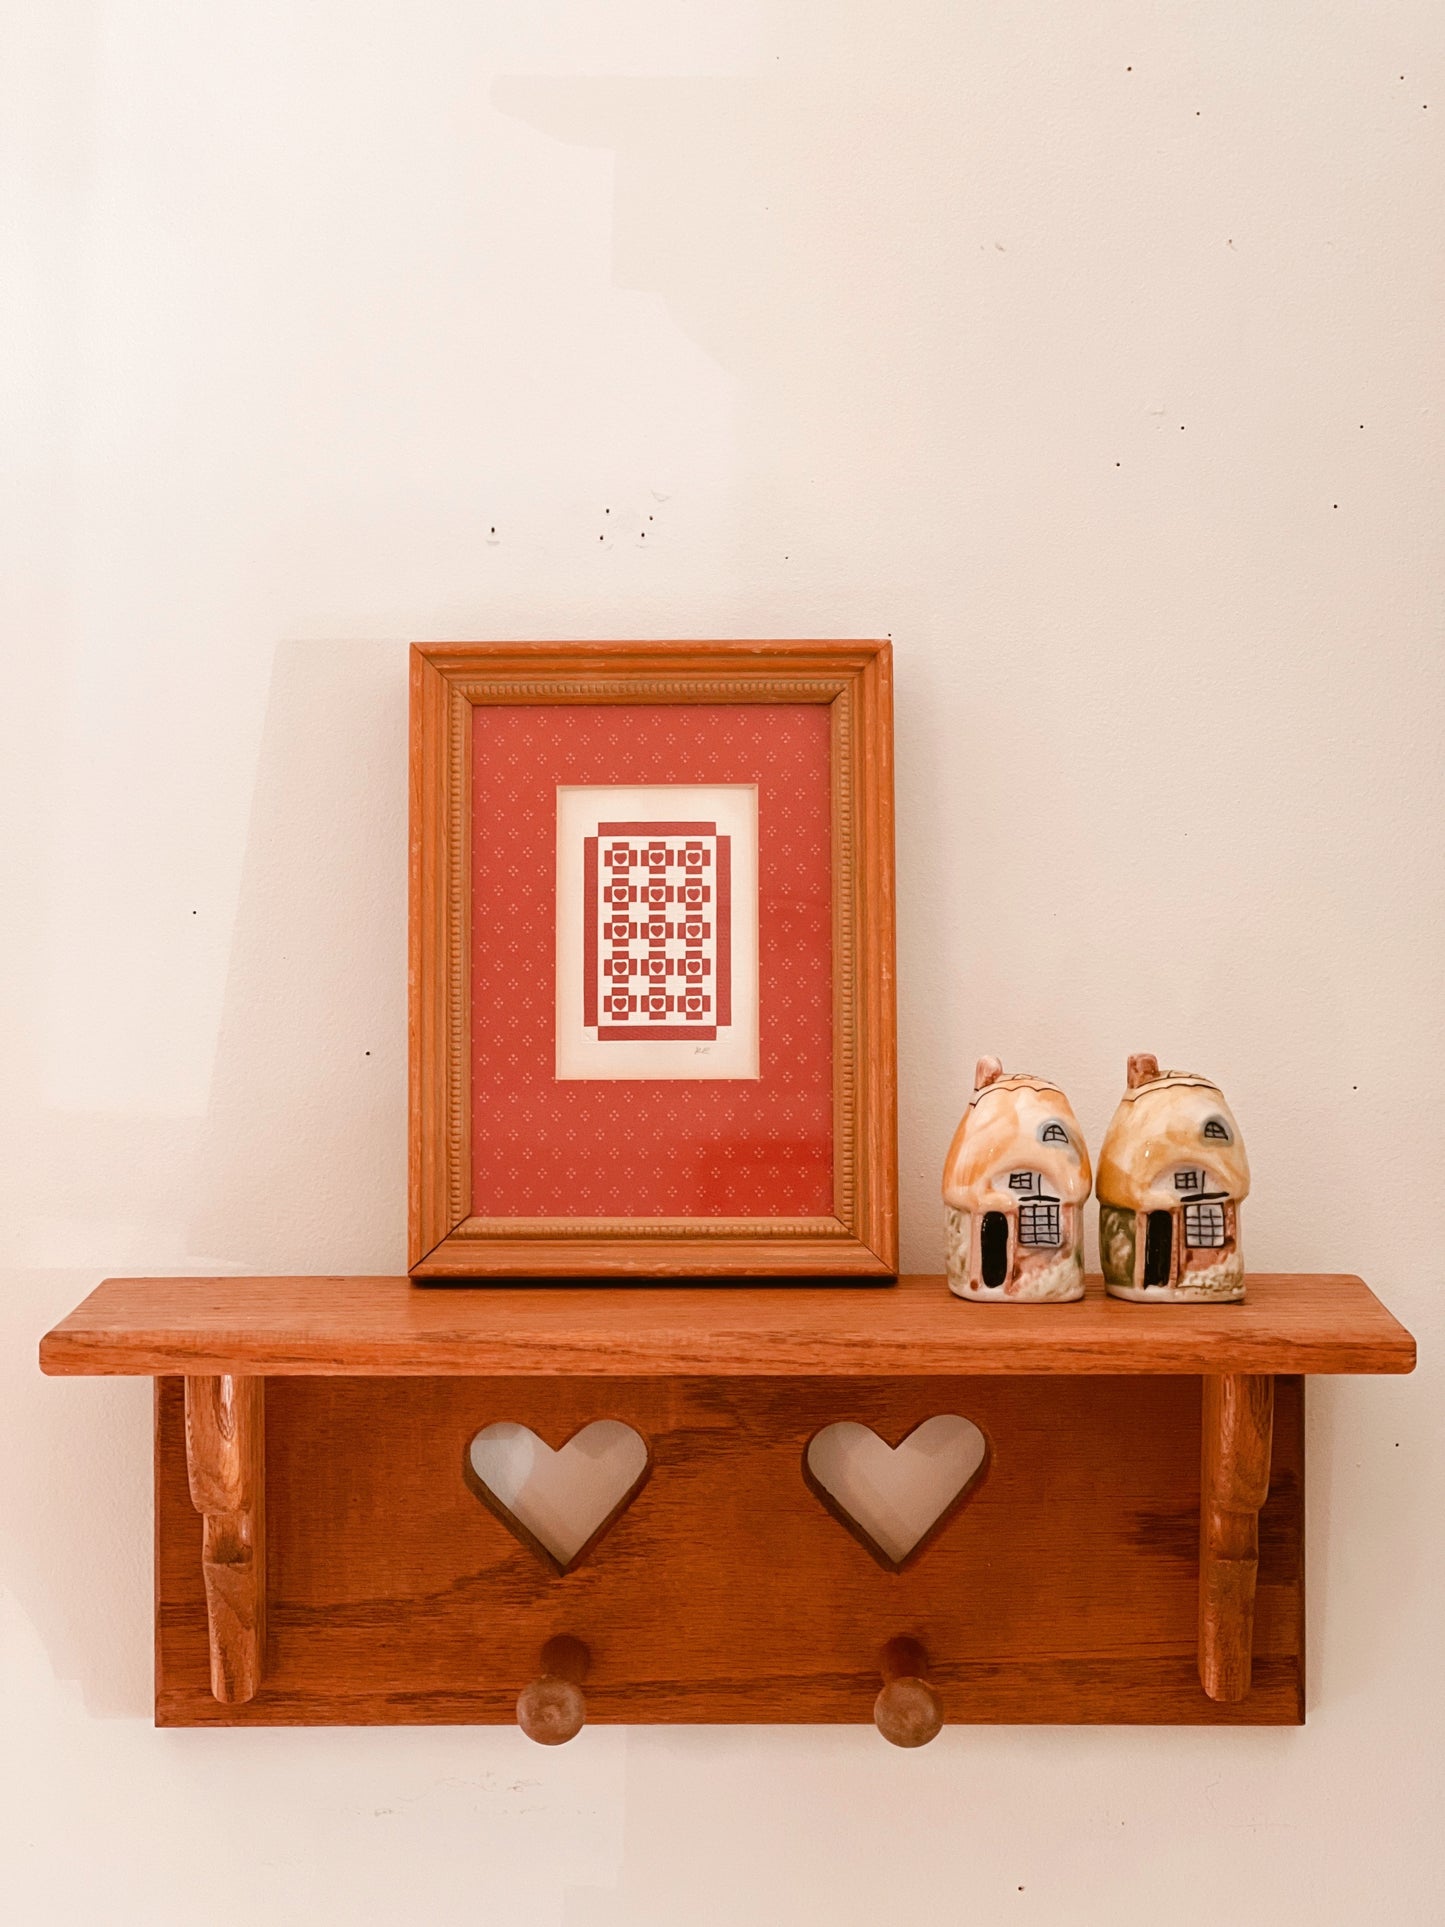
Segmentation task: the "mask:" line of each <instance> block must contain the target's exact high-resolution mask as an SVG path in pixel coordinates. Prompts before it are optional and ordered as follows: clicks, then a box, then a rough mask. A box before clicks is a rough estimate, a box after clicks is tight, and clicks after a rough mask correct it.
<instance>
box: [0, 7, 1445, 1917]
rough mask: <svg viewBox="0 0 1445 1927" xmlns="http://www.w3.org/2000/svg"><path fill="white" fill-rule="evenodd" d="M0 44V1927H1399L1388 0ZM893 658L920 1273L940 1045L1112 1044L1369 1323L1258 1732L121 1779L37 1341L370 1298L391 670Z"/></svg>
mask: <svg viewBox="0 0 1445 1927" xmlns="http://www.w3.org/2000/svg"><path fill="white" fill-rule="evenodd" d="M4 33H5V51H4V57H3V60H0V181H3V189H0V191H3V194H4V197H5V214H4V220H3V223H0V248H3V266H0V312H3V317H4V319H3V327H4V337H3V342H4V346H3V351H0V392H3V405H4V409H5V421H6V426H5V428H4V432H3V438H0V439H3V446H0V475H3V484H4V506H3V517H0V530H3V535H0V539H3V541H4V543H5V548H6V551H7V553H6V557H5V567H4V570H3V582H4V590H3V593H4V596H5V598H6V614H5V628H4V636H5V658H4V669H3V674H4V684H3V686H4V692H5V693H4V702H3V715H0V731H3V759H0V786H3V787H0V797H3V802H0V808H3V823H4V835H3V838H0V866H3V869H0V876H3V885H4V902H5V905H6V911H7V914H6V916H5V918H4V920H3V932H4V934H3V943H4V950H3V957H4V977H3V982H4V995H5V1002H6V1022H5V1026H4V1031H5V1037H6V1040H7V1041H6V1047H5V1068H6V1075H5V1078H4V1080H3V1095H0V1104H3V1157H0V1204H3V1224H4V1241H5V1245H6V1247H7V1249H8V1256H9V1260H10V1262H11V1264H12V1265H13V1267H14V1269H13V1271H12V1273H11V1276H10V1278H9V1282H8V1285H7V1288H6V1291H5V1294H4V1299H3V1318H4V1336H5V1344H4V1351H3V1358H4V1369H5V1380H6V1383H5V1388H4V1397H3V1402H0V1428H3V1463H4V1475H3V1476H4V1494H5V1496H4V1504H3V1528H0V1531H3V1542H0V1552H3V1572H0V1579H3V1588H4V1589H3V1595H0V1597H3V1656H4V1678H5V1694H6V1699H5V1707H4V1712H3V1719H0V1724H3V1733H4V1739H3V1743H0V1752H3V1760H4V1766H3V1769H0V1771H3V1774H4V1779H5V1784H4V1788H3V1792H0V1882H3V1888H4V1901H3V1908H4V1912H5V1916H6V1919H7V1920H8V1921H13V1922H15V1923H16V1927H29V1924H30V1923H46V1924H47V1927H49V1924H50V1923H70V1922H81V1921H85V1922H94V1921H100V1922H104V1923H107V1927H111V1924H114V1927H141V1924H142V1923H143V1924H144V1927H170V1924H171V1923H177V1924H179V1927H189V1923H192V1922H196V1921H200V1920H203V1919H205V1918H208V1917H209V1915H210V1914H211V1912H212V1911H213V1910H218V1911H220V1912H223V1913H224V1914H225V1916H226V1917H227V1918H228V1919H230V1920H233V1921H237V1922H251V1921H257V1922H260V1921H265V1922H268V1923H269V1922H277V1923H285V1922H297V1923H299V1922H306V1923H308V1927H312V1924H314V1923H338V1924H339V1923H347V1924H348V1927H349V1924H350V1923H370V1922H384V1921H385V1922H390V1921H412V1920H415V1921H428V1922H435V1923H450V1922H458V1923H460V1922H464V1921H466V1922H470V1921H473V1920H479V1919H482V1920H487V1921H495V1922H500V1923H505V1927H544V1924H546V1927H551V1924H552V1923H565V1924H566V1927H694V1924H696V1927H714V1924H715V1923H716V1924H717V1927H743V1924H747V1927H751V1924H752V1923H768V1927H772V1924H773V1923H778V1924H779V1927H805V1924H806V1927H853V1924H854V1923H858V1924H859V1927H862V1923H870V1924H871V1923H875V1922H878V1921H885V1922H892V1921H903V1920H908V1921H917V1922H921V1923H929V1924H930V1927H933V1924H937V1927H942V1924H944V1923H950V1924H951V1923H953V1922H955V1921H961V1920H968V1921H970V1922H981V1923H985V1927H991V1923H994V1922H1008V1923H1014V1922H1017V1923H1030V1922H1032V1923H1044V1924H1046V1927H1059V1924H1060V1923H1088V1924H1089V1927H1093V1923H1106V1922H1107V1923H1109V1924H1110V1927H1134V1923H1140V1924H1141V1927H1142V1924H1143V1923H1150V1927H1153V1923H1157V1922H1159V1921H1168V1922H1170V1923H1171V1927H1192V1923H1196V1922H1197V1923H1204V1922H1214V1921H1216V1920H1218V1919H1221V1918H1227V1919H1231V1920H1234V1921H1238V1922H1241V1923H1246V1922H1247V1923H1264V1922H1270V1923H1288V1924H1290V1927H1293V1924H1294V1923H1304V1922H1312V1923H1313V1922H1327V1923H1354V1922H1371V1923H1375V1922H1387V1923H1417V1922H1418V1923H1429V1922H1435V1921H1438V1920H1439V1919H1441V1918H1442V1917H1445V1871H1442V1860H1441V1839H1440V1829H1439V1818H1438V1797H1439V1787H1440V1784H1441V1776H1442V1771H1445V1760H1442V1743H1441V1737H1440V1735H1441V1727H1442V1712H1445V1659H1442V1652H1445V1646H1442V1641H1441V1638H1440V1631H1439V1628H1440V1605H1439V1602H1440V1599H1441V1597H1442V1591H1445V1570H1442V1567H1445V1561H1442V1551H1441V1542H1440V1530H1439V1521H1440V1518H1441V1514H1442V1505H1445V1452H1442V1445H1445V1431H1442V1426H1441V1422H1440V1417H1439V1409H1440V1408H1439V1388H1440V1379H1439V1376H1438V1368H1437V1364H1436V1358H1437V1351H1438V1344H1439V1336H1440V1328H1441V1317H1440V1312H1439V1294H1440V1263H1439V1250H1440V1234H1439V1229H1438V1219H1439V1213H1440V1209H1441V1199H1440V1187H1439V1177H1438V1173H1439V1171H1440V1169H1441V1167H1442V1154H1445V1144H1442V1136H1445V1133H1442V1124H1441V1110H1440V1097H1439V1094H1440V1090H1441V1085H1442V1077H1445V1037H1442V1010H1441V998H1440V990H1439V983H1440V975H1441V963H1442V955H1441V949H1442V946H1441V937H1440V931H1441V909H1442V904H1441V895H1442V861H1441V833H1440V832H1441V812H1442V800H1445V799H1442V794H1441V791H1442V774H1441V753H1440V743H1441V728H1442V662H1441V629H1442V623H1441V596H1440V582H1441V565H1442V559H1445V558H1442V553H1441V551H1442V527H1441V511H1440V502H1441V495H1442V474H1441V467H1442V464H1441V456H1440V427H1439V408H1440V402H1441V378H1440V377H1441V341H1440V313H1441V297H1442V293H1445V286H1442V274H1441V269H1440V265H1439V239H1440V213H1441V198H1442V196H1441V188H1442V166H1441V138H1442V136H1441V126H1440V123H1441V121H1442V120H1445V16H1442V15H1441V13H1440V10H1439V8H1438V6H1437V5H1435V4H1433V0H1277V4H1274V5H1270V6H1267V7H1262V6H1259V5H1258V4H1244V3H1243V0H1176V4H1174V5H1172V6H1159V5H1156V4H1144V0H1100V4H1098V5H1092V6H1059V5H1057V4H1045V3H1044V0H1020V3H1019V4H1013V5H1004V4H994V5H984V4H981V0H902V4H894V5H889V6H882V7H880V6H869V5H864V4H862V3H861V0H789V4H783V3H782V0H714V4H712V5H711V6H704V5H701V4H698V0H693V4H686V0H609V4H606V5H601V4H593V5H586V4H583V0H533V3H532V4H529V5H526V6H502V5H499V4H495V0H493V3H491V4H488V3H487V0H470V4H463V3H462V0H455V3H454V4H444V3H443V0H409V3H408V4H405V5H402V4H390V5H388V4H383V3H382V0H351V4H349V5H340V4H337V0H311V3H310V4H308V5H305V6H296V5H294V4H290V3H289V0H253V3H252V4H251V5H249V6H247V7H221V6H217V5H211V4H202V5H197V4H195V0H129V4H127V3H126V0H108V3H105V0H46V4H45V5H43V6H36V5H34V4H27V0H10V3H9V4H8V5H6V6H5V8H4ZM646 517H651V518H653V519H652V520H650V521H648V520H645V519H644V518H646ZM643 528H645V529H646V531H647V534H646V539H645V541H644V540H641V539H639V538H640V536H641V531H642V529H643ZM599 537H600V538H601V539H599ZM880 632H886V633H890V634H891V635H892V636H893V637H894V638H895V640H896V644H897V652H898V689H899V713H898V745H899V752H900V755H899V797H898V801H899V821H900V826H901V832H900V844H899V860H900V887H901V931H900V957H901V973H900V974H901V985H902V1040H901V1077H902V1093H903V1131H902V1162H903V1184H904V1193H903V1204H904V1226H905V1255H906V1260H907V1262H908V1264H909V1265H910V1266H913V1267H917V1268H924V1267H929V1268H931V1267H934V1266H936V1265H937V1264H938V1263H939V1261H940V1249H941V1228H940V1213H939V1203H938V1198H937V1184H938V1173H939V1169H940V1165H941V1160H942V1155H943V1151H944V1148H945V1146H946V1143H947V1140H948V1136H949V1133H950V1131H951V1129H952V1127H953V1124H954V1122H955V1121H956V1118H957V1115H958V1112H959V1110H960V1107H961V1105H962V1103H963V1101H964V1098H965V1096H966V1093H967V1090H968V1085H969V1074H970V1071H971V1068H972V1064H973V1060H974V1058H975V1056H976V1055H977V1054H978V1053H979V1052H980V1051H981V1050H985V1049H987V1050H995V1051H998V1052H999V1053H1000V1054H1001V1055H1002V1056H1003V1057H1004V1059H1005V1061H1006V1062H1008V1063H1011V1064H1020V1065H1029V1066H1033V1067H1036V1068H1039V1069H1041V1070H1046V1071H1048V1072H1050V1073H1054V1074H1057V1075H1059V1076H1061V1077H1062V1078H1063V1079H1064V1080H1065V1082H1066V1083H1067V1086H1068V1089H1069V1091H1070V1093H1071V1094H1072V1096H1073V1099H1074V1102H1075V1106H1076V1108H1077V1110H1078V1113H1079V1116H1080V1118H1081V1120H1082V1121H1083V1123H1084V1126H1085V1129H1086V1130H1087V1131H1088V1132H1089V1133H1090V1136H1091V1138H1092V1140H1093V1141H1094V1142H1095V1143H1097V1140H1098V1136H1099V1134H1100V1132H1101V1131H1102V1128H1103V1125H1104V1123H1105V1121H1106V1119H1107V1117H1108V1114H1109V1112H1110V1110H1111V1108H1112V1105H1113V1102H1114V1099H1115V1096H1116V1094H1117V1091H1118V1088H1119V1085H1120V1081H1121V1077H1122V1072H1123V1064H1124V1058H1125V1055H1126V1053H1127V1052H1128V1051H1130V1050H1133V1049H1153V1050H1157V1051H1158V1052H1159V1053H1160V1054H1161V1055H1162V1056H1163V1057H1165V1058H1167V1059H1168V1060H1170V1061H1171V1062H1174V1061H1178V1062H1183V1063H1187V1064H1192V1065H1197V1066H1198V1067H1200V1068H1201V1069H1205V1070H1208V1071H1210V1072H1211V1073H1213V1074H1215V1075H1217V1076H1218V1077H1219V1078H1221V1079H1222V1080H1223V1082H1224V1084H1225V1087H1226V1089H1227V1091H1228V1094H1229V1096H1230V1098H1231V1100H1232V1102H1233V1104H1234V1106H1235V1109H1236V1110H1237V1112H1238V1115H1239V1117H1240V1118H1241V1120H1242V1121H1243V1123H1244V1127H1245V1130H1246V1133H1247V1136H1248V1140H1249V1147H1250V1152H1251V1156H1252V1160H1253V1163H1254V1168H1255V1179H1256V1195H1255V1197H1254V1199H1253V1200H1252V1201H1251V1204H1250V1206H1249V1209H1248V1215H1247V1227H1248V1241H1249V1250H1250V1255H1251V1258H1252V1260H1253V1261H1254V1262H1255V1263H1256V1264H1257V1265H1259V1266H1272V1265H1277V1266H1289V1267H1297V1268H1300V1269H1310V1268H1316V1269H1320V1268H1358V1269H1359V1270H1361V1271H1363V1272H1365V1273H1366V1274H1367V1275H1368V1276H1369V1277H1370V1278H1371V1280H1372V1281H1373V1282H1374V1283H1375V1284H1376V1286H1377V1287H1378V1289H1379V1290H1380V1291H1381V1293H1382V1294H1383V1295H1384V1297H1385V1298H1386V1300H1387V1301H1388V1302H1389V1303H1390V1304H1391V1305H1392V1306H1393V1307H1394V1308H1395V1309H1396V1310H1397V1311H1398V1312H1399V1313H1400V1314H1401V1315H1402V1316H1404V1317H1405V1318H1406V1319H1407V1321H1408V1322H1409V1323H1411V1324H1412V1325H1413V1327H1414V1328H1415V1330H1416V1331H1417V1332H1418V1334H1419V1335H1420V1338H1421V1340H1422V1355H1423V1365H1422V1369H1421V1371H1420V1373H1419V1374H1418V1375H1417V1376H1416V1377H1415V1378H1414V1379H1413V1380H1400V1381H1376V1382H1370V1381H1354V1382H1350V1381H1341V1382H1337V1383H1326V1384H1321V1385H1317V1386H1316V1387H1315V1388H1314V1389H1313V1390H1312V1393H1311V1406H1310V1450H1311V1464H1310V1477H1311V1491H1310V1502H1309V1503H1310V1514H1309V1532H1310V1564H1309V1584H1310V1589H1311V1612H1310V1640H1311V1668H1312V1673H1311V1714H1310V1723H1309V1725H1308V1726H1307V1727H1306V1728H1305V1729H1304V1730H1302V1731H1288V1732H1251V1733H1238V1734H1232V1733H1229V1732H1213V1733H1207V1732H1188V1731H1166V1730H1157V1731H1154V1730H1145V1731H1123V1730H1113V1731H1088V1730H1082V1729H1074V1730H1070V1729H1060V1730H1053V1731H1049V1730H1037V1731H1029V1730H1005V1729H999V1730H988V1729H984V1730H978V1731H971V1730H966V1729H955V1730H951V1731H948V1732H946V1733H945V1735H944V1736H943V1738H942V1739H941V1740H940V1741H939V1742H938V1743H937V1744H936V1745H935V1746H933V1747H931V1748H929V1749H927V1750H926V1751H925V1752H923V1753H921V1754H919V1755H916V1756H905V1755H901V1754H898V1753H895V1752H892V1751H890V1750H889V1749H887V1748H885V1747H884V1746H883V1745H882V1744H881V1743H880V1742H879V1741H878V1740H877V1739H876V1737H875V1736H874V1735H873V1734H872V1733H871V1731H868V1730H865V1729H858V1730H841V1729H840V1730H826V1731H825V1730H810V1729H799V1730H793V1731H777V1732H758V1731H748V1730H741V1729H738V1730H728V1731H725V1730H708V1731H668V1730H662V1729H655V1730H648V1729H637V1730H635V1731H631V1732H624V1731H618V1730H610V1731H602V1730H598V1731H594V1732H590V1733H588V1734H587V1735H585V1737H584V1740H583V1741H582V1743H579V1744H577V1745H575V1746H572V1747H568V1748H564V1749H562V1750H561V1751H560V1752H558V1753H557V1754H555V1755H553V1754H550V1753H544V1752H543V1751H541V1750H540V1749H535V1748H532V1747H530V1746H529V1745H528V1744H527V1742H525V1741H524V1740H522V1739H521V1738H520V1736H518V1735H517V1734H515V1733H512V1732H496V1731H436V1732H426V1731H394V1732H388V1731H368V1732H330V1733H327V1732H279V1733H265V1732H255V1733H244V1734H237V1735H226V1734H204V1733H166V1734H158V1733H156V1732H154V1731H153V1730H152V1729H151V1727H150V1725H149V1724H148V1695H149V1657H148V1639H149V1626H148V1615H149V1575H148V1569H147V1568H148V1542H147V1534H148V1530H149V1502H148V1497H147V1485H146V1480H147V1455H148V1418H149V1390H148V1388H147V1387H146V1386H145V1385H143V1384H137V1383H125V1382H112V1383H103V1382H92V1383H85V1382H47V1381H44V1380H42V1379H41V1378H40V1377H39V1375H38V1373H37V1370H36V1366H35V1354H34V1347H35V1341H36V1339H37V1337H38V1335H39V1334H40V1332H41V1331H42V1330H43V1329H44V1328H45V1326H46V1325H47V1324H48V1323H50V1322H51V1321H52V1320H53V1319H54V1318H55V1317H57V1316H59V1315H60V1314H61V1313H63V1312H64V1311H65V1310H66V1309H68V1307H69V1306H70V1304H71V1303H72V1302H74V1300H76V1299H77V1298H78V1297H79V1296H80V1295H81V1294H82V1293H83V1292H84V1291H86V1290H87V1289H89V1287H90V1286H91V1285H92V1284H93V1283H94V1282H95V1281H96V1280H97V1279H98V1278H99V1277H100V1276H101V1275H102V1274H103V1272H105V1271H108V1270H111V1271H114V1270H128V1269H129V1270H139V1269H178V1270H179V1269H202V1270H216V1271H227V1270H243V1269H247V1268H271V1269H298V1270H306V1269H314V1270H322V1269H337V1270H342V1269H347V1268H354V1269H388V1268H393V1267H397V1266H399V1265H400V1263H401V1261H402V1213H403V1195H402V1157H403V1080H404V1011H403V999H404V968H403V942H404V914H405V906H404V879H403V866H404V824H403V810H404V782H403V771H404V761H403V758H404V731H405V707H404V643H405V640H406V639H407V638H409V637H413V636H431V637H436V636H475V637H484V636H497V637H507V636H518V635H537V636H549V635H561V636H565V635H578V636H581V635H586V636H607V635H617V634H634V635H675V634H688V635H691V634H701V635H708V634H716V635H726V634H768V635H788V634H813V635H816V634H823V635H829V634H837V635H849V634H859V635H870V634H876V633H880ZM960 1315H962V1316H973V1315H977V1316H982V1315H983V1314H982V1313H970V1312H968V1311H967V1310H966V1309H964V1308H960ZM1142 1315H1147V1314H1142ZM1066 1446H1067V1442H1066V1441H1061V1449H1066Z"/></svg>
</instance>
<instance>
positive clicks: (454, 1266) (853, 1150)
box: [407, 641, 898, 1281]
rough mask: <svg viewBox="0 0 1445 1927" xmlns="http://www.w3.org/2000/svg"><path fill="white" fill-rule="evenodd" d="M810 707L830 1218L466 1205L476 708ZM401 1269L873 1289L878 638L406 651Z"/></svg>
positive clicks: (888, 771) (879, 1236) (889, 781)
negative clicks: (818, 760)
mask: <svg viewBox="0 0 1445 1927" xmlns="http://www.w3.org/2000/svg"><path fill="white" fill-rule="evenodd" d="M798 702H801V703H814V704H821V705H825V706H826V707H827V708H828V710H829V713H830V718H831V743H832V750H831V776H830V793H831V812H832V831H833V834H832V851H833V931H832V940H833V975H834V1007H833V1034H834V1051H833V1058H834V1063H833V1090H834V1103H833V1123H834V1185H833V1190H834V1215H833V1216H832V1217H831V1218H820V1219H817V1220H811V1221H808V1222H806V1223H804V1224H801V1225H798V1226H792V1225H780V1224H775V1223H773V1222H772V1221H770V1220H769V1219H766V1218H757V1219H751V1220H740V1221H737V1222H735V1223H729V1224H727V1225H724V1226H719V1225H718V1224H717V1223H716V1222H715V1221H714V1220H711V1219H708V1218H703V1217H699V1218H696V1219H691V1220H682V1221H679V1222H678V1223H677V1224H675V1225H670V1226H665V1227H664V1226H659V1225H658V1224H657V1223H655V1222H653V1221H650V1220H648V1219H645V1218H638V1219H632V1220H621V1221H618V1222H609V1223H606V1224H592V1225H589V1224H588V1223H587V1221H585V1220H577V1221H576V1222H575V1223H573V1222H570V1221H557V1220H538V1221H535V1222H534V1221H530V1220H524V1219H517V1218H485V1217H480V1216H476V1215H474V1214H473V1212H472V1208H471V1207H472V1197H471V1190H472V1160H471V1129H472V1115H473V1109H474V1103H475V1098H476V1094H475V1093H474V1092H473V1089H472V1052H471V1049H470V1036H471V1022H472V1011H471V982H470V957H471V863H470V852H471V845H472V785H471V756H472V731H471V713H472V709H473V708H474V707H475V706H477V705H480V704H487V703H502V704H518V703H521V704H528V705H532V704H538V703H587V704H589V705H591V704H609V703H610V704H616V703H682V704H686V703H798ZM410 784H411V817H410V823H411V831H410V852H411V869H410V878H411V881H410V901H411V910H410V952H409V1013H410V1015H409V1052H410V1057H409V1062H410V1072H409V1075H410V1087H409V1088H410V1116H409V1129H408V1147H409V1176H408V1187H407V1198H408V1238H407V1262H408V1265H409V1266H410V1268H411V1269H412V1270H413V1271H414V1272H415V1273H417V1275H418V1276H423V1277H430V1278H479V1277H498V1276H509V1277H547V1276H550V1275H552V1274H554V1273H557V1272H563V1271H565V1272H566V1273H567V1274H568V1275H570V1276H573V1277H636V1278H641V1277H655V1278H659V1279H671V1278H678V1277H696V1276H705V1275H710V1276H716V1277H750V1278H756V1277H771V1276H778V1275H782V1276H787V1275H809V1276H832V1277H834V1278H836V1279H838V1280H840V1281H841V1280H844V1279H847V1278H852V1277H856V1278H860V1279H863V1278H877V1277H888V1276H891V1275H892V1274H893V1273H894V1272H896V1271H897V1268H898V1210H897V1198H898V1157H897V1097H896V1031H895V1023H896V1020H895V990H894V881H893V671H892V648H891V645H890V644H889V643H887V642H885V641H851V642H820V641H797V642H790V641H758V642H752V641H730V642H612V643H569V642H552V643H419V644H416V645H415V646H414V647H413V649H412V655H411V777H410Z"/></svg>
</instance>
